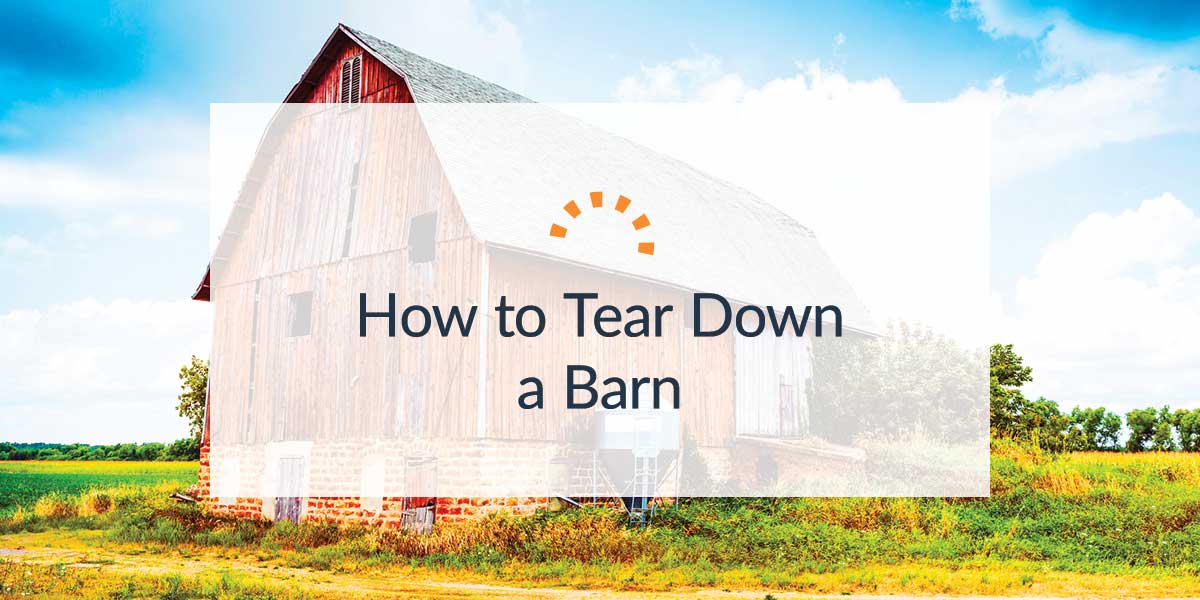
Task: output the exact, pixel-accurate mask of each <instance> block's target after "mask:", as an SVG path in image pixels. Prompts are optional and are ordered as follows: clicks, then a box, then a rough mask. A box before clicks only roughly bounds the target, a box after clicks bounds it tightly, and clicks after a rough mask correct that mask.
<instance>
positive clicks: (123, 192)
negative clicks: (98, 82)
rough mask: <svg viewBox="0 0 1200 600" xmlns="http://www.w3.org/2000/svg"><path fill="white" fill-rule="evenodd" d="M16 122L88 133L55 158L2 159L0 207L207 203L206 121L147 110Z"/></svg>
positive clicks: (67, 113) (64, 113)
mask: <svg viewBox="0 0 1200 600" xmlns="http://www.w3.org/2000/svg"><path fill="white" fill-rule="evenodd" d="M21 119H25V120H29V121H31V122H34V123H39V124H43V125H41V126H45V125H44V123H49V122H61V121H70V122H72V124H73V126H74V127H76V128H77V129H78V130H80V131H85V132H86V135H85V136H81V137H80V138H79V139H74V140H71V142H70V145H69V146H68V147H67V148H64V149H60V150H58V151H57V152H55V154H53V155H41V154H0V181H3V182H4V185H3V186H2V187H0V206H16V207H33V208H40V209H48V210H53V211H61V212H73V211H76V210H79V209H81V208H92V207H111V206H131V205H148V204H154V205H160V204H175V205H191V206H203V204H204V202H206V201H207V195H206V193H205V192H206V188H205V186H206V185H207V178H208V155H207V151H208V147H207V140H208V123H207V121H206V120H197V119H192V118H189V117H187V116H184V115H181V114H179V113H178V112H177V111H176V110H175V109H173V108H166V109H160V108H157V107H153V106H146V105H143V106H139V107H137V108H129V107H123V108H114V109H111V110H110V109H108V108H107V107H103V108H89V109H86V110H85V109H81V108H78V107H74V106H64V107H58V108H54V109H50V108H44V109H40V110H39V111H33V112H27V113H23V114H22V115H20V117H19V118H16V120H17V121H20V120H21ZM10 121H11V120H10Z"/></svg>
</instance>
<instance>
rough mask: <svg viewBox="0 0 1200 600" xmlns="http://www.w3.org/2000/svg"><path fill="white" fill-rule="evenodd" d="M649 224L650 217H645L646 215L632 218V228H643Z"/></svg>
mask: <svg viewBox="0 0 1200 600" xmlns="http://www.w3.org/2000/svg"><path fill="white" fill-rule="evenodd" d="M649 226H650V217H647V216H646V215H642V216H640V217H638V218H636V219H634V220H633V228H634V229H643V228H646V227H649Z"/></svg>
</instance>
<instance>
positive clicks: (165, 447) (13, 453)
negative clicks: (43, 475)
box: [0, 438, 200, 461]
mask: <svg viewBox="0 0 1200 600" xmlns="http://www.w3.org/2000/svg"><path fill="white" fill-rule="evenodd" d="M199 457H200V446H199V445H198V444H197V443H196V440H195V439H193V438H183V439H179V440H175V441H174V442H171V443H170V444H162V443H159V442H148V443H145V444H132V443H130V444H109V445H93V444H47V443H42V442H36V443H19V442H0V460H163V461H166V460H196V459H197V458H199Z"/></svg>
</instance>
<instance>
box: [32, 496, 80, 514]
mask: <svg viewBox="0 0 1200 600" xmlns="http://www.w3.org/2000/svg"><path fill="white" fill-rule="evenodd" d="M78 513H79V511H78V508H77V507H76V505H75V501H74V500H73V499H72V498H68V497H66V496H64V495H62V494H59V493H58V492H50V493H49V494H46V495H45V496H42V497H41V498H38V500H37V502H36V503H34V505H33V514H34V515H36V516H38V517H41V518H43V519H49V520H62V519H70V518H71V517H74V516H76V515H78Z"/></svg>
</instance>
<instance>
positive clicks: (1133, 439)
mask: <svg viewBox="0 0 1200 600" xmlns="http://www.w3.org/2000/svg"><path fill="white" fill-rule="evenodd" d="M1157 424H1158V411H1157V410H1155V409H1153V408H1135V409H1133V410H1131V411H1129V412H1127V413H1125V425H1126V426H1128V427H1129V439H1127V440H1125V449H1126V450H1128V451H1130V452H1140V451H1142V450H1147V449H1149V448H1150V442H1151V441H1152V440H1153V439H1154V432H1155V429H1156V425H1157Z"/></svg>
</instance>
